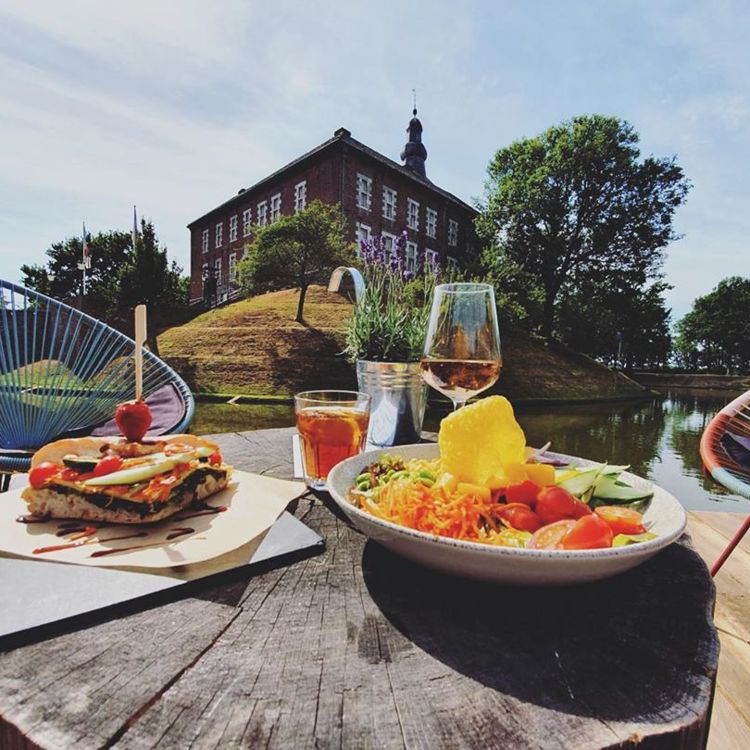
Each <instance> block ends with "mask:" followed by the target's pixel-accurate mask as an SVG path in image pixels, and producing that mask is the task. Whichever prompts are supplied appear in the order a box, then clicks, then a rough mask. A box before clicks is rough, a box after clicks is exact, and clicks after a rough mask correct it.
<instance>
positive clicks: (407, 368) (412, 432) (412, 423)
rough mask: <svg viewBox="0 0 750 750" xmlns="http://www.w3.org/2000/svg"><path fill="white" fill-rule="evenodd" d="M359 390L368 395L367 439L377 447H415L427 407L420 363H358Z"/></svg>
mask: <svg viewBox="0 0 750 750" xmlns="http://www.w3.org/2000/svg"><path fill="white" fill-rule="evenodd" d="M357 383H358V386H359V390H360V391H363V392H364V393H368V394H370V396H371V397H372V405H371V407H370V429H369V432H368V436H367V439H368V441H369V442H370V443H372V444H374V445H380V446H390V445H406V444H408V443H418V442H419V440H420V436H421V434H422V422H423V420H424V410H425V406H426V405H427V384H426V383H425V382H424V380H423V379H422V375H421V373H420V369H419V362H371V361H369V360H362V359H361V360H359V361H358V362H357Z"/></svg>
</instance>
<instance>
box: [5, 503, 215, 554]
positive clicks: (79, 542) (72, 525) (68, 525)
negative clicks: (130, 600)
mask: <svg viewBox="0 0 750 750" xmlns="http://www.w3.org/2000/svg"><path fill="white" fill-rule="evenodd" d="M227 510H229V508H228V507H227V506H226V505H204V506H203V507H202V508H200V509H198V510H195V511H193V512H192V513H178V514H176V515H175V516H174V517H173V520H175V521H187V520H188V519H189V518H198V517H199V516H213V515H216V514H217V513H224V512H225V511H227ZM49 520H50V516H34V515H30V514H29V515H25V516H18V517H17V518H16V521H17V522H18V523H46V522H47V521H49ZM90 523H92V524H95V525H82V523H81V522H80V521H62V522H61V523H60V524H59V525H58V527H57V528H58V530H57V531H56V532H55V536H59V537H66V536H68V535H69V534H70V535H71V536H70V537H69V541H68V542H67V543H66V544H53V545H51V546H49V547H37V548H36V549H35V550H33V551H32V554H34V555H41V554H44V553H45V552H59V551H60V550H65V549H74V548H75V547H82V546H83V545H84V544H97V543H99V544H101V543H104V542H114V541H119V540H121V539H136V538H142V537H144V536H148V532H147V531H139V532H136V533H134V534H126V535H123V536H110V537H107V538H105V539H98V538H96V537H94V536H93V535H94V534H95V533H96V532H97V531H99V530H100V529H103V528H107V527H108V526H110V525H111V524H108V523H102V522H97V521H91V522H90ZM194 533H195V529H192V528H190V527H189V526H175V527H174V528H173V529H171V530H170V532H169V534H167V536H166V541H172V540H173V539H178V538H179V537H181V536H187V535H188V534H194ZM160 544H164V542H163V541H161V542H151V543H149V544H135V545H132V546H130V547H118V548H117V549H103V550H97V551H96V552H92V553H91V555H90V557H104V556H105V555H114V554H116V553H117V552H129V551H131V550H134V549H143V548H144V547H157V546H159V545H160Z"/></svg>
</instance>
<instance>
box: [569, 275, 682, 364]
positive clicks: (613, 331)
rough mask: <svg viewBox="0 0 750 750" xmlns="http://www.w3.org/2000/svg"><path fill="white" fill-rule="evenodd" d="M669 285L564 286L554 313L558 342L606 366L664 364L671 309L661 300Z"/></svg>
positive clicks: (667, 355)
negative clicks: (563, 291) (565, 287)
mask: <svg viewBox="0 0 750 750" xmlns="http://www.w3.org/2000/svg"><path fill="white" fill-rule="evenodd" d="M668 288H669V287H668V285H667V284H665V283H664V282H662V281H657V282H654V283H653V284H651V285H650V286H648V287H646V288H639V287H635V288H634V287H633V286H632V285H631V284H630V282H629V280H627V279H618V278H615V279H611V280H610V281H609V283H607V284H606V285H603V284H599V285H598V286H597V285H585V284H584V285H580V286H578V287H576V288H575V289H571V290H568V292H567V293H566V295H565V297H564V298H563V299H562V300H561V301H560V304H559V308H558V311H557V321H558V330H559V333H560V337H561V338H562V340H563V341H564V342H565V343H566V344H567V345H568V346H570V347H572V348H574V349H576V350H577V351H579V352H583V353H584V354H588V355H589V356H591V357H594V358H595V359H598V360H599V361H601V362H604V363H605V364H608V365H610V366H618V367H623V366H624V367H625V369H627V370H631V369H633V368H634V367H648V368H651V367H664V366H665V365H666V364H667V363H668V361H669V358H670V354H671V349H672V338H671V335H670V311H669V309H668V308H667V307H666V305H665V302H664V296H663V295H664V291H665V290H666V289H668Z"/></svg>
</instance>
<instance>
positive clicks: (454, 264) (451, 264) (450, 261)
mask: <svg viewBox="0 0 750 750" xmlns="http://www.w3.org/2000/svg"><path fill="white" fill-rule="evenodd" d="M445 262H446V265H447V266H448V270H449V271H455V270H456V269H457V268H458V260H457V259H456V258H454V257H453V256H451V255H449V256H448V257H447V258H446V259H445Z"/></svg>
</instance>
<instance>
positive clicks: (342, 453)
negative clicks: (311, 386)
mask: <svg viewBox="0 0 750 750" xmlns="http://www.w3.org/2000/svg"><path fill="white" fill-rule="evenodd" d="M294 415H295V419H296V422H297V432H298V433H299V439H300V448H301V451H302V464H303V468H304V472H305V481H306V482H307V484H308V485H309V486H310V487H312V488H313V489H315V490H324V489H326V478H327V477H328V472H329V471H330V470H331V469H332V468H333V467H334V466H335V465H336V464H337V463H339V462H340V461H343V460H344V459H345V458H349V456H356V455H357V454H358V453H359V452H360V451H361V450H362V449H363V448H364V447H365V442H366V441H367V426H368V423H369V421H370V397H369V396H368V395H367V394H366V393H360V392H358V391H303V392H302V393H298V394H297V395H296V396H295V397H294Z"/></svg>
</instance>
